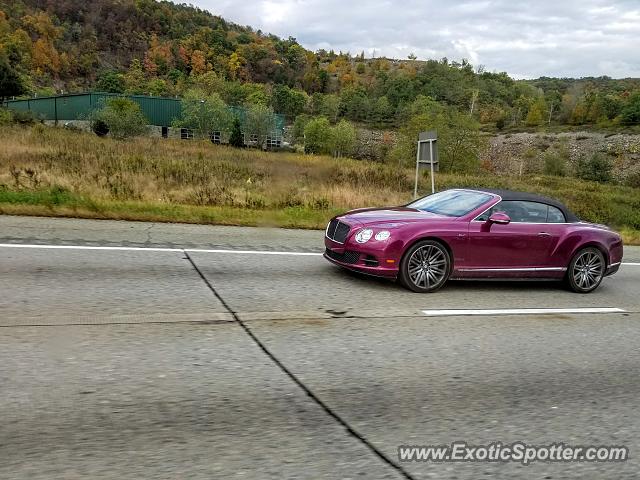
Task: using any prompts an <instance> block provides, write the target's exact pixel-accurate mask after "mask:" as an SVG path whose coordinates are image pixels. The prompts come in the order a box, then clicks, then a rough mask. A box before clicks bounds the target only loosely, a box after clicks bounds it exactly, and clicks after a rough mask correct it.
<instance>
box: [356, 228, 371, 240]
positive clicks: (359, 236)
mask: <svg viewBox="0 0 640 480" xmlns="http://www.w3.org/2000/svg"><path fill="white" fill-rule="evenodd" d="M372 236H373V230H371V229H369V228H365V229H363V230H360V231H359V232H358V233H356V242H358V243H366V242H368V241H369V240H370V239H371V237H372Z"/></svg>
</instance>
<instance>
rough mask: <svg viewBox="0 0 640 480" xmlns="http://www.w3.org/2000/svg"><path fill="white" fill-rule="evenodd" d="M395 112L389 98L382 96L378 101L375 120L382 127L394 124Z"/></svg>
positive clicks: (375, 108) (374, 115)
mask: <svg viewBox="0 0 640 480" xmlns="http://www.w3.org/2000/svg"><path fill="white" fill-rule="evenodd" d="M393 115H394V110H393V107H392V106H391V104H390V103H389V100H388V99H387V97H385V96H382V97H380V98H378V100H376V103H375V107H374V114H373V120H374V122H375V123H376V125H378V126H380V127H384V126H387V125H389V124H391V123H393Z"/></svg>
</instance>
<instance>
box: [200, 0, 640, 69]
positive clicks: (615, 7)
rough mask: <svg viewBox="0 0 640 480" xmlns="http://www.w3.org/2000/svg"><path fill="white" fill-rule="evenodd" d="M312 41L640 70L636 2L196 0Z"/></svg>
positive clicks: (475, 59) (383, 52)
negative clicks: (241, 0) (239, 0)
mask: <svg viewBox="0 0 640 480" xmlns="http://www.w3.org/2000/svg"><path fill="white" fill-rule="evenodd" d="M191 1H192V2H193V3H194V4H195V5H197V6H199V7H201V8H203V9H206V10H209V11H211V12H212V13H214V14H216V15H221V16H222V17H224V18H225V19H227V20H230V21H233V22H235V23H239V24H242V25H249V26H251V27H253V28H255V29H260V30H262V31H263V32H269V33H273V34H276V35H279V36H282V37H285V38H286V37H289V36H292V37H295V38H297V40H298V41H299V42H300V43H301V44H302V45H303V46H305V47H306V48H308V49H311V50H317V49H320V48H324V49H330V48H332V49H334V50H336V51H343V52H346V51H348V52H351V53H352V54H357V53H360V52H362V51H364V52H365V55H366V56H372V55H376V56H387V57H393V58H406V57H407V55H409V54H410V53H414V54H416V55H417V56H418V58H420V59H430V58H437V59H439V58H442V57H447V58H449V59H457V60H459V59H461V58H467V59H468V60H470V61H471V62H472V63H473V64H474V65H478V64H482V65H484V66H485V68H486V69H487V70H489V71H506V72H508V73H509V74H510V75H513V76H515V77H518V78H535V77H539V76H558V77H582V76H600V75H608V76H611V77H615V78H619V77H627V76H635V77H640V49H639V48H637V42H638V39H639V38H640V4H639V3H638V2H637V1H636V0H563V1H558V0H555V1H552V0H538V1H535V2H532V1H531V0H528V1H524V0H475V1H445V0H439V1H436V0H405V1H400V0H366V1H365V0H360V1H358V0H356V1H351V2H349V1H345V0H243V2H242V3H240V2H238V1H237V0H215V1H214V0H191Z"/></svg>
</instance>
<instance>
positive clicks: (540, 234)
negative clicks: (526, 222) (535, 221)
mask: <svg viewBox="0 0 640 480" xmlns="http://www.w3.org/2000/svg"><path fill="white" fill-rule="evenodd" d="M538 236H539V237H550V236H551V234H550V233H548V232H540V233H538Z"/></svg>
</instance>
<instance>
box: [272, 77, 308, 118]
mask: <svg viewBox="0 0 640 480" xmlns="http://www.w3.org/2000/svg"><path fill="white" fill-rule="evenodd" d="M307 101H308V97H307V94H306V93H304V92H301V91H300V90H295V89H293V88H289V87H287V86H286V85H276V86H275V87H273V94H272V97H271V102H272V105H273V109H274V110H275V111H276V112H278V113H282V114H284V115H286V116H287V117H289V118H295V117H296V116H298V115H300V114H301V113H302V112H303V111H304V109H305V108H306V106H307Z"/></svg>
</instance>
